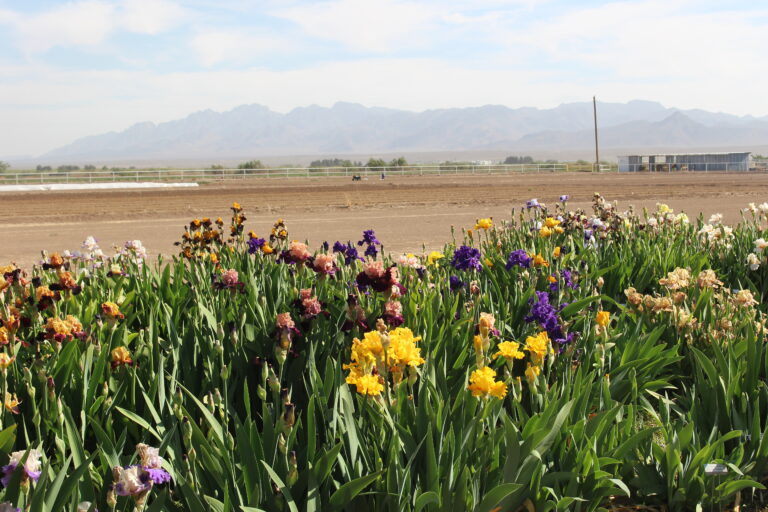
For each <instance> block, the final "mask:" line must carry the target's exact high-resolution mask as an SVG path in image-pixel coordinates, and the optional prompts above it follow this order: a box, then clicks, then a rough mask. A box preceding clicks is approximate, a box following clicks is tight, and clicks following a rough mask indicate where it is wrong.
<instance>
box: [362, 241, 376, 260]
mask: <svg viewBox="0 0 768 512" xmlns="http://www.w3.org/2000/svg"><path fill="white" fill-rule="evenodd" d="M364 254H365V255H366V256H370V257H371V258H373V259H376V256H377V255H378V254H379V251H378V249H376V246H375V245H374V244H371V245H369V246H368V247H366V248H365V253H364Z"/></svg>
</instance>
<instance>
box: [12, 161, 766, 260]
mask: <svg viewBox="0 0 768 512" xmlns="http://www.w3.org/2000/svg"><path fill="white" fill-rule="evenodd" d="M596 191H598V192H601V193H602V194H603V195H604V196H605V197H606V198H607V199H609V200H618V201H619V207H620V208H624V207H626V206H628V205H629V204H634V205H635V206H637V207H649V208H654V207H655V204H656V203H657V202H664V203H667V204H669V205H670V206H671V207H672V208H674V209H675V210H677V211H680V210H682V211H685V212H686V213H688V214H689V215H690V216H691V217H694V216H696V215H698V214H699V213H704V214H705V215H707V216H708V215H709V214H712V213H716V212H719V213H723V214H724V215H725V219H726V222H729V223H735V222H737V221H738V220H739V209H740V208H743V207H744V206H746V204H747V203H749V202H764V201H768V174H715V173H711V174H704V173H685V174H673V175H664V174H655V175H651V174H632V175H629V174H604V175H598V174H538V175H537V174H527V175H513V176H484V175H476V176H456V177H453V176H451V177H449V176H430V177H396V178H392V177H389V178H387V179H386V180H383V181H381V180H369V181H362V182H354V183H353V182H352V181H350V180H349V179H347V178H314V179H289V180H282V179H281V180H269V179H251V180H247V181H240V182H228V183H223V184H209V185H202V186H200V187H199V188H196V189H163V190H123V191H121V190H114V191H113V190H109V191H88V192H24V193H18V192H17V193H0V205H2V212H3V216H2V221H1V222H0V227H1V228H2V231H0V232H1V233H2V242H0V263H2V262H7V261H9V260H11V261H16V262H17V263H19V264H23V265H29V264H30V263H32V262H33V261H35V260H36V259H38V258H39V254H40V250H41V249H46V250H48V251H54V250H64V249H78V248H79V245H80V242H81V241H82V240H83V239H85V238H86V237H87V236H88V235H93V236H95V237H96V238H97V239H98V240H99V242H100V244H101V246H102V248H104V249H105V250H106V249H108V248H110V247H112V246H113V245H115V244H122V243H123V242H124V241H125V240H129V239H140V240H142V241H143V242H144V245H145V246H146V247H147V248H148V249H149V250H150V253H151V254H158V253H164V254H170V253H173V252H175V248H174V247H173V242H174V241H175V240H177V239H178V237H179V235H180V234H181V232H182V231H183V226H184V225H185V224H186V223H187V222H188V221H189V220H191V219H192V218H195V217H202V216H209V217H217V216H222V217H224V218H227V216H228V214H229V210H228V208H229V206H230V205H231V204H232V202H233V201H238V202H240V203H241V204H242V206H243V208H244V209H245V213H246V215H247V217H248V220H247V222H246V229H252V230H254V231H256V232H257V233H259V234H260V235H264V234H268V232H269V228H270V227H271V225H272V223H273V222H274V221H275V219H276V218H278V217H282V218H284V219H285V221H286V223H287V225H288V228H289V231H290V236H291V238H295V239H301V240H304V239H307V240H309V242H310V244H311V245H316V244H319V243H321V242H323V241H324V240H330V241H335V240H343V241H346V240H357V239H359V237H360V233H361V232H362V230H363V229H374V230H376V234H377V236H378V238H379V240H381V241H382V242H383V243H384V245H385V249H387V250H390V251H412V252H420V251H422V248H423V247H426V248H435V247H439V246H441V245H442V244H443V243H445V242H447V241H449V240H450V239H451V227H452V226H455V227H456V229H457V230H460V228H461V227H470V226H471V225H473V224H474V222H475V219H477V218H479V217H488V216H493V217H494V218H496V219H497V220H500V219H505V218H509V217H510V215H511V211H512V209H513V208H517V209H519V208H520V207H521V205H523V204H524V203H525V201H526V200H528V199H530V198H533V197H536V198H538V199H539V200H540V201H543V202H553V201H555V200H556V199H557V197H558V196H559V195H561V194H569V195H570V196H571V201H570V203H569V204H570V206H573V207H580V206H583V207H588V206H589V204H590V200H591V197H592V194H593V193H594V192H596Z"/></svg>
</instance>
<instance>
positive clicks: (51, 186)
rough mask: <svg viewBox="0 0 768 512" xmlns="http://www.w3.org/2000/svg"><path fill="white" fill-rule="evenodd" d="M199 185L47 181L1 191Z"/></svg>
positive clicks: (12, 186) (3, 187)
mask: <svg viewBox="0 0 768 512" xmlns="http://www.w3.org/2000/svg"><path fill="white" fill-rule="evenodd" d="M197 186H198V184H197V183H152V182H139V183H136V182H123V183H120V182H109V183H46V184H40V185H0V192H38V191H44V190H105V189H128V188H186V187H197Z"/></svg>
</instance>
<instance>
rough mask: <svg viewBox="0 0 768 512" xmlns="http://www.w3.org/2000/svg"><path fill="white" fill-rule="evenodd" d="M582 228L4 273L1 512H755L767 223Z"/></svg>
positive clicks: (231, 243)
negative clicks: (712, 510) (437, 245)
mask: <svg viewBox="0 0 768 512" xmlns="http://www.w3.org/2000/svg"><path fill="white" fill-rule="evenodd" d="M567 201H568V196H561V197H560V201H559V202H555V204H554V206H548V205H545V204H544V203H542V202H540V201H538V200H537V199H532V200H530V201H528V202H527V203H526V204H525V205H522V208H521V209H520V210H519V211H516V212H512V216H511V218H510V219H508V220H506V221H502V222H498V220H493V219H478V221H477V224H476V225H475V226H467V227H466V229H463V230H461V232H460V233H456V236H455V239H454V240H453V241H452V242H451V243H450V244H448V245H447V246H446V247H445V248H444V249H443V250H442V251H433V252H430V253H427V254H423V255H414V254H403V255H395V254H389V253H387V252H386V251H385V246H386V240H381V241H380V240H379V239H378V238H377V237H376V234H375V233H374V232H373V231H371V230H367V231H365V232H364V233H363V234H362V235H361V236H360V238H359V240H358V239H352V240H340V241H333V240H329V241H328V242H326V243H324V244H322V245H321V246H319V247H314V248H310V247H308V246H307V245H306V244H304V243H301V242H299V241H292V240H291V238H290V236H289V230H288V226H286V224H285V223H284V222H283V221H282V220H278V221H277V222H276V223H275V226H274V228H273V229H272V230H271V232H270V233H266V234H264V236H263V237H262V236H259V234H257V233H254V232H252V231H247V227H246V224H247V219H246V216H245V213H244V210H243V207H242V206H241V205H239V204H237V203H235V204H233V206H232V217H231V219H227V220H226V221H225V220H224V219H221V218H219V219H210V218H203V219H194V220H193V221H191V222H190V224H189V225H188V226H186V227H185V231H184V232H183V233H182V235H181V237H180V241H179V242H178V244H177V245H178V246H179V255H178V256H177V257H175V258H172V259H170V260H162V259H159V260H157V261H150V260H149V259H148V258H147V256H146V250H145V248H144V247H143V245H142V244H141V242H139V241H131V242H127V243H126V244H125V246H124V247H121V248H119V249H118V250H117V251H116V252H115V253H114V254H110V255H107V254H105V252H104V251H103V250H102V249H101V248H99V246H98V243H97V241H95V240H94V239H92V238H89V239H88V240H86V241H85V242H84V243H83V245H82V247H81V250H79V251H77V252H71V253H70V252H66V253H62V254H58V253H54V254H50V255H49V254H45V253H44V260H43V261H41V262H40V264H39V265H36V266H34V268H31V269H20V268H17V267H16V266H15V265H14V264H8V265H6V266H2V267H0V321H1V322H2V324H1V325H2V327H0V386H1V387H2V389H0V395H1V396H3V397H4V407H2V408H0V410H1V412H0V466H1V467H0V487H2V489H1V490H0V503H1V504H0V510H25V511H32V512H37V511H51V512H54V511H55V512H59V511H62V510H67V511H78V512H84V511H88V510H100V511H102V512H104V511H112V510H120V511H132V510H134V511H193V512H197V511H216V512H229V511H242V512H255V511H260V510H269V511H272V510H275V511H293V512H296V511H300V510H301V511H319V510H367V511H401V510H407V511H422V510H423V511H444V510H456V511H466V510H473V511H518V510H520V511H528V512H530V511H549V510H578V511H592V510H636V509H637V508H636V506H637V505H643V506H644V507H646V509H650V510H662V509H665V510H670V511H678V510H679V511H683V510H695V509H697V508H698V507H702V508H706V507H710V506H714V507H733V506H740V507H741V510H746V509H747V507H753V508H752V509H753V510H757V509H758V508H757V507H759V505H760V503H761V502H762V500H763V499H764V494H763V493H762V490H763V489H764V482H765V475H766V472H767V471H768V436H766V435H765V434H766V431H767V430H768V386H766V377H767V376H768V350H767V349H766V340H767V334H768V333H767V332H766V325H765V313H766V306H765V304H766V301H767V300H768V270H767V269H768V262H767V261H766V258H768V242H766V241H765V239H766V237H768V228H767V227H766V226H767V225H768V204H763V205H759V206H756V205H749V206H748V207H747V208H745V209H744V211H743V215H742V220H741V222H739V223H738V224H736V225H734V226H726V225H724V224H723V222H722V217H721V216H718V215H713V216H712V217H711V218H710V219H708V221H707V222H705V219H704V218H703V217H702V218H699V219H693V220H691V219H688V217H687V216H685V214H682V213H680V214H678V213H675V212H674V211H672V210H671V209H670V208H669V207H667V206H665V205H659V206H658V208H657V209H656V210H654V211H652V212H648V211H643V212H637V211H634V210H633V209H632V208H629V210H627V211H620V210H619V208H618V206H617V205H615V204H613V203H610V202H608V201H606V200H605V199H604V198H603V197H601V196H600V195H599V194H596V195H595V197H594V201H593V207H592V209H591V210H589V211H572V210H569V209H568V205H567ZM711 464H718V465H719V466H718V469H719V471H718V472H717V474H712V471H711V467H710V466H708V465H711ZM708 468H710V469H708Z"/></svg>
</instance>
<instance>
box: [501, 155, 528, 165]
mask: <svg viewBox="0 0 768 512" xmlns="http://www.w3.org/2000/svg"><path fill="white" fill-rule="evenodd" d="M533 162H534V160H533V157H531V156H508V157H507V158H505V159H504V164H532V163H533Z"/></svg>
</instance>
